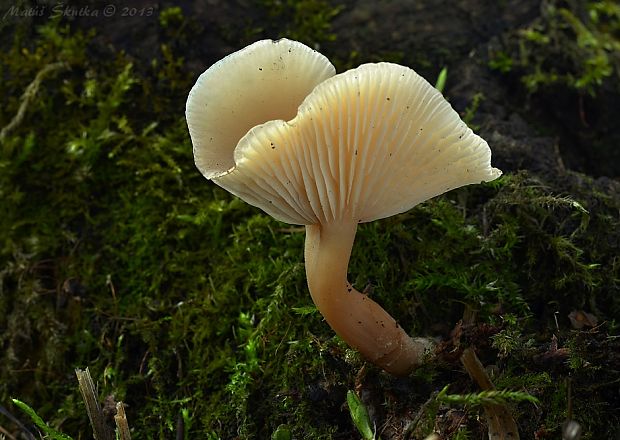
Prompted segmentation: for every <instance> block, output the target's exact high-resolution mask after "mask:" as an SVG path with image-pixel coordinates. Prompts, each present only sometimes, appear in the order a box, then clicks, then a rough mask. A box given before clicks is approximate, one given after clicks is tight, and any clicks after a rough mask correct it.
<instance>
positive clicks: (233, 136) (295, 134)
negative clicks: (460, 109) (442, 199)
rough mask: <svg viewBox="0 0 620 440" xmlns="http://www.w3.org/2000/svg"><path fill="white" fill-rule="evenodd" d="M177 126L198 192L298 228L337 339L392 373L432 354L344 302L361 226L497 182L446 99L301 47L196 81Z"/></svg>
mask: <svg viewBox="0 0 620 440" xmlns="http://www.w3.org/2000/svg"><path fill="white" fill-rule="evenodd" d="M186 117H187V123H188V127H189V132H190V136H191V139H192V143H193V146H194V156H195V160H196V165H197V167H198V169H199V170H200V171H201V172H202V174H203V175H204V176H205V177H206V178H207V179H210V180H212V181H213V182H215V183H216V184H217V185H219V186H221V187H223V188H225V189H227V190H228V191H230V192H231V193H233V194H235V195H236V196H238V197H240V198H241V199H243V200H245V201H246V202H248V203H250V204H252V205H254V206H257V207H259V208H260V209H262V210H263V211H265V212H266V213H268V214H270V215H271V216H273V217H274V218H276V219H277V220H280V221H283V222H286V223H291V224H298V225H305V227H306V244H305V267H306V275H307V280H308V288H309V290H310V294H311V296H312V299H313V301H314V303H315V304H316V306H317V308H318V310H319V311H320V312H321V314H322V315H323V317H324V318H325V320H326V321H327V322H328V323H329V325H330V326H331V327H332V328H333V329H334V330H335V332H336V333H337V334H338V335H339V336H340V337H341V338H342V339H343V340H344V341H345V342H347V343H348V344H349V345H350V346H352V347H354V348H355V349H357V350H358V351H359V352H360V353H361V354H362V355H363V356H364V357H365V358H366V359H368V360H369V361H370V362H372V363H374V364H376V365H378V366H379V367H381V368H383V369H384V370H386V371H388V372H389V373H392V374H395V375H405V374H407V373H409V372H410V371H411V370H412V369H413V368H415V367H416V366H418V365H419V364H420V363H421V362H423V360H424V357H425V355H426V353H427V352H428V350H429V343H428V342H427V340H425V339H421V338H412V337H410V336H409V335H408V334H407V333H406V332H405V331H404V329H403V328H402V327H400V326H399V325H398V323H397V322H396V321H395V320H394V318H392V317H391V316H390V315H389V314H388V313H387V312H386V311H385V310H384V309H383V308H382V307H381V306H380V305H378V304H377V303H376V302H375V301H373V300H372V299H370V298H369V297H368V296H367V295H366V294H364V293H361V292H359V291H357V290H356V289H355V288H353V286H352V285H351V284H350V283H349V282H348V281H347V269H348V264H349V258H350V255H351V249H352V247H353V241H354V239H355V233H356V230H357V225H358V224H360V223H365V222H370V221H373V220H377V219H381V218H385V217H389V216H392V215H395V214H398V213H402V212H405V211H407V210H409V209H411V208H412V207H414V206H415V205H417V204H418V203H421V202H423V201H425V200H428V199H430V198H432V197H434V196H437V195H439V194H442V193H445V192H446V191H449V190H451V189H453V188H457V187H460V186H464V185H468V184H474V183H480V182H487V181H491V180H493V179H495V178H497V177H499V176H500V175H501V171H500V170H498V169H496V168H492V167H491V151H490V149H489V146H488V145H487V143H486V142H485V141H484V140H483V139H482V138H480V137H479V136H477V135H475V134H474V133H473V132H472V131H471V129H470V128H469V127H467V125H466V124H465V123H464V122H463V121H462V120H461V119H460V118H459V115H458V114H457V113H456V112H455V111H454V110H453V109H452V107H451V106H450V104H449V103H448V102H447V101H446V100H445V99H444V98H443V96H442V95H441V93H439V92H438V91H437V90H436V89H434V88H433V87H432V86H431V85H430V84H429V83H428V82H427V81H426V80H424V79H423V78H422V77H421V76H419V75H418V74H417V73H415V72H414V71H413V70H411V69H410V68H407V67H404V66H400V65H397V64H392V63H377V64H364V65H362V66H360V67H358V68H355V69H351V70H348V71H346V72H344V73H341V74H338V75H336V74H335V69H334V68H333V66H332V65H331V64H330V63H329V61H328V60H327V59H326V58H325V57H323V56H322V55H320V54H319V53H318V52H316V51H314V50H312V49H310V48H308V47H306V46H304V45H302V44H300V43H297V42H294V41H290V40H286V39H281V40H278V41H271V40H264V41H259V42H257V43H254V44H252V45H250V46H248V47H246V48H244V49H242V50H240V51H238V52H235V53H233V54H231V55H229V56H227V57H226V58H224V59H222V60H221V61H219V62H217V63H216V64H214V65H213V66H212V67H211V68H209V69H208V70H207V71H206V72H204V73H203V74H202V75H201V76H200V78H199V79H198V81H197V82H196V84H195V86H194V87H193V88H192V90H191V92H190V94H189V97H188V100H187V108H186Z"/></svg>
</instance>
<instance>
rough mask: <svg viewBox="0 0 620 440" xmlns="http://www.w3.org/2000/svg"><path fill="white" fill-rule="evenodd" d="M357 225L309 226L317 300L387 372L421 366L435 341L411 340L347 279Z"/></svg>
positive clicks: (311, 282)
mask: <svg viewBox="0 0 620 440" xmlns="http://www.w3.org/2000/svg"><path fill="white" fill-rule="evenodd" d="M356 230H357V224H356V223H339V224H327V225H310V226H306V247H305V260H306V275H307V278H308V288H309V289H310V294H311V295H312V300H313V301H314V303H315V304H316V306H317V308H318V309H319V311H320V312H321V314H322V315H323V317H324V318H325V320H326V321H327V323H328V324H329V325H330V326H331V327H332V328H333V329H334V331H335V332H336V333H337V334H338V336H340V337H341V338H342V339H343V340H344V341H345V342H346V343H347V344H349V345H350V346H352V347H353V348H355V349H357V350H358V351H359V352H360V353H361V354H362V355H363V356H364V357H365V358H366V359H368V360H369V361H370V362H372V363H373V364H375V365H377V366H379V367H381V368H383V369H384V370H385V371H387V372H388V373H391V374H394V375H397V376H403V375H406V374H408V373H409V372H410V371H411V370H413V369H414V368H415V367H416V366H418V365H420V364H421V363H422V362H423V360H424V357H425V354H426V353H428V352H429V350H430V349H431V348H432V343H430V341H428V340H426V339H422V338H411V337H410V336H409V335H408V334H407V333H406V332H405V331H404V330H403V329H402V327H400V326H399V325H398V323H397V322H396V321H395V320H394V318H392V317H391V316H390V315H389V314H388V313H387V312H386V311H385V310H384V309H383V308H382V307H381V306H380V305H379V304H377V303H376V302H374V301H373V300H372V299H370V298H369V297H368V296H367V295H365V294H363V293H361V292H359V291H357V290H356V289H354V288H353V286H351V284H350V283H349V282H348V281H347V269H348V265H349V258H350V256H351V249H352V247H353V241H354V240H355V233H356Z"/></svg>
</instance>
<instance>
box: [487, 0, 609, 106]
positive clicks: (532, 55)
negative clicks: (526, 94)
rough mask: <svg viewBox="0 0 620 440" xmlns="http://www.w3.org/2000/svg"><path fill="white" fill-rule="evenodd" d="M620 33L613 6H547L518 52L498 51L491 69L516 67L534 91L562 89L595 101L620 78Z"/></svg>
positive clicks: (521, 34)
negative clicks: (603, 88)
mask: <svg viewBox="0 0 620 440" xmlns="http://www.w3.org/2000/svg"><path fill="white" fill-rule="evenodd" d="M619 29H620V8H619V7H618V5H617V4H616V3H615V2H613V1H596V2H585V4H584V5H583V6H582V7H580V6H577V4H576V3H571V2H568V3H567V4H566V6H565V7H564V6H563V5H562V3H561V2H559V3H558V4H553V3H549V4H547V5H545V6H544V7H543V9H542V14H541V16H540V17H539V18H538V19H537V20H535V21H534V22H533V23H531V24H530V26H528V27H526V28H523V29H521V30H520V32H519V35H518V37H519V40H518V50H515V51H514V53H513V54H512V55H509V54H508V53H507V52H506V51H498V52H497V53H495V54H493V55H492V58H491V61H490V63H489V65H490V67H491V68H494V69H497V70H500V71H502V72H504V73H507V72H509V71H511V70H513V69H514V68H516V69H517V70H519V75H520V76H521V80H522V82H523V84H524V85H525V86H526V87H527V89H528V90H529V91H530V92H535V91H537V90H538V89H541V88H548V87H549V86H552V85H557V84H560V85H564V86H567V87H569V88H572V89H575V90H577V91H579V92H585V93H587V94H589V95H592V96H594V95H596V93H597V91H598V90H600V88H601V86H602V84H603V82H605V81H607V80H609V79H610V78H611V77H613V76H616V77H618V75H619V72H618V71H617V63H618V56H617V54H618V51H620V40H619V39H618V30H619Z"/></svg>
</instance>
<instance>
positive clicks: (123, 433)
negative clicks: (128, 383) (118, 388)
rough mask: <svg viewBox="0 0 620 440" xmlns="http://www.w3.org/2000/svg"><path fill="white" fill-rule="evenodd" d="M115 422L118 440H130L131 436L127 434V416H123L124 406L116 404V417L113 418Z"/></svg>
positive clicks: (120, 403)
mask: <svg viewBox="0 0 620 440" xmlns="http://www.w3.org/2000/svg"><path fill="white" fill-rule="evenodd" d="M114 421H115V422H116V429H117V431H118V434H119V438H120V440H131V434H129V424H128V423H127V416H126V415H125V404H124V403H123V402H118V403H117V404H116V415H115V416H114Z"/></svg>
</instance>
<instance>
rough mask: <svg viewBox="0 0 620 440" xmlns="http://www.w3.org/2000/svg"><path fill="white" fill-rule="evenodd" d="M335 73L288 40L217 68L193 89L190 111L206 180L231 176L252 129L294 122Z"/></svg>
mask: <svg viewBox="0 0 620 440" xmlns="http://www.w3.org/2000/svg"><path fill="white" fill-rule="evenodd" d="M335 73H336V70H335V68H334V66H333V65H332V64H331V63H330V62H329V60H328V59H327V58H325V57H324V56H323V55H321V54H320V53H319V52H317V51H315V50H313V49H310V48H309V47H308V46H305V45H303V44H301V43H298V42H297V41H291V40H287V39H281V40H277V41H272V40H262V41H258V42H256V43H254V44H251V45H250V46H247V47H245V48H243V49H241V50H240V51H238V52H234V53H232V54H230V55H228V56H227V57H225V58H223V59H221V60H220V61H218V62H217V63H215V64H214V65H213V66H211V67H210V68H209V69H207V70H206V71H205V72H204V73H203V74H202V75H200V77H199V78H198V80H197V81H196V84H194V87H192V89H191V91H190V92H189V96H188V98H187V105H186V110H185V114H186V118H187V125H188V128H189V133H190V136H191V138H192V143H193V145H194V160H195V162H196V166H197V167H198V169H199V170H200V171H201V172H202V174H203V175H204V176H205V177H206V178H207V179H212V178H214V177H217V176H221V175H223V174H226V173H227V172H229V171H230V170H231V169H232V168H234V166H235V163H234V160H233V154H232V152H233V149H234V148H235V146H236V145H237V143H238V142H239V140H240V139H241V138H242V137H243V136H244V135H245V134H246V133H247V132H248V130H249V129H250V128H252V127H254V126H256V125H257V124H262V123H264V122H266V121H271V120H274V119H285V120H287V119H291V118H293V117H294V116H295V115H296V113H297V108H298V106H299V104H300V103H301V102H302V100H303V99H304V98H305V97H306V96H307V95H308V94H309V93H310V92H311V91H312V89H314V87H315V86H316V85H317V84H319V83H321V82H323V80H325V79H327V78H329V77H331V76H333V75H334V74H335Z"/></svg>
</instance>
